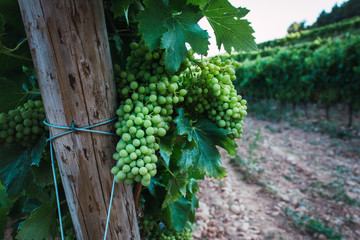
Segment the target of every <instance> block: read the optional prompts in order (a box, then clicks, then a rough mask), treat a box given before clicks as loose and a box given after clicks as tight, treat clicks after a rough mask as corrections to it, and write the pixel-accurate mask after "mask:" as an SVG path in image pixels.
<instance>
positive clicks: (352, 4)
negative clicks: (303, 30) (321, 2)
mask: <svg viewBox="0 0 360 240" xmlns="http://www.w3.org/2000/svg"><path fill="white" fill-rule="evenodd" d="M355 16H360V1H359V0H349V1H347V2H344V3H343V4H342V5H341V6H340V7H339V6H338V5H337V4H335V5H334V7H333V8H332V9H331V12H329V13H327V12H325V11H324V10H323V11H322V12H321V13H320V15H319V17H318V18H317V19H316V22H315V23H314V24H313V25H311V26H309V27H308V28H315V27H322V26H325V25H328V24H332V23H336V22H340V21H342V20H344V19H347V18H352V17H355Z"/></svg>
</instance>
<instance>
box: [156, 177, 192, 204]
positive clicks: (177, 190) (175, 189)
mask: <svg viewBox="0 0 360 240" xmlns="http://www.w3.org/2000/svg"><path fill="white" fill-rule="evenodd" d="M187 182H188V174H187V172H185V173H180V172H179V173H175V174H174V176H171V178H170V179H169V182H168V184H167V186H166V188H167V193H166V196H165V200H164V202H163V203H162V208H165V207H166V206H167V205H169V203H170V202H173V201H176V200H178V199H179V198H180V196H181V195H183V196H185V195H186V184H187Z"/></svg>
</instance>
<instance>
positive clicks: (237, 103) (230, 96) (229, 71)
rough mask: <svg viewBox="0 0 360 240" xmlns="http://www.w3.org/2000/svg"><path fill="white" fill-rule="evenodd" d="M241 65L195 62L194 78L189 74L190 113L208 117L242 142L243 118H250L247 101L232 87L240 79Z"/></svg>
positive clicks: (215, 59) (215, 60)
mask: <svg viewBox="0 0 360 240" xmlns="http://www.w3.org/2000/svg"><path fill="white" fill-rule="evenodd" d="M235 67H241V66H240V64H239V63H238V62H235V61H234V62H232V61H230V60H226V61H225V62H221V61H220V60H219V59H217V58H213V59H211V60H210V61H201V62H196V60H195V62H194V64H193V67H192V71H191V74H189V73H188V74H186V76H187V81H188V89H187V90H188V94H187V98H186V101H185V106H186V108H187V111H188V112H190V113H192V114H193V115H199V114H204V115H205V116H206V117H207V118H208V119H210V120H212V121H213V122H215V123H216V124H217V125H218V126H219V127H220V128H225V129H226V130H228V131H230V132H231V133H232V135H233V137H234V138H241V135H242V126H243V123H244V122H243V117H244V116H246V115H247V111H246V109H247V107H246V100H244V99H242V97H241V96H240V95H238V94H237V91H236V89H235V87H234V85H233V83H232V81H234V80H235V79H236V76H235Z"/></svg>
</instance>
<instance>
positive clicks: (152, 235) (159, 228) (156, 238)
mask: <svg viewBox="0 0 360 240" xmlns="http://www.w3.org/2000/svg"><path fill="white" fill-rule="evenodd" d="M188 225H189V227H190V223H188ZM140 232H141V234H142V239H147V240H192V239H193V233H192V232H191V228H188V227H185V228H184V229H183V230H182V231H180V232H178V231H176V230H174V229H168V228H166V227H165V225H164V224H161V223H160V224H158V223H157V222H156V221H154V220H152V219H149V218H144V219H143V220H142V222H141V224H140Z"/></svg>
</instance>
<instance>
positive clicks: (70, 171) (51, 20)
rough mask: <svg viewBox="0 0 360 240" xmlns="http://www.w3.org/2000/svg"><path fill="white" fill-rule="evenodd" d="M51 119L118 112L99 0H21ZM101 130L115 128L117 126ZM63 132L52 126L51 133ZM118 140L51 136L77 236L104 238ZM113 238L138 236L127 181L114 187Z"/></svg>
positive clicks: (86, 119) (86, 120)
mask: <svg viewBox="0 0 360 240" xmlns="http://www.w3.org/2000/svg"><path fill="white" fill-rule="evenodd" d="M19 5H20V9H21V14H22V17H23V21H24V26H25V30H26V33H27V36H28V40H29V45H30V49H31V54H32V58H33V61H34V64H35V68H36V72H37V76H38V81H39V86H40V90H41V95H42V98H43V101H44V106H45V110H46V116H47V120H48V122H50V123H52V124H56V125H63V126H70V125H71V123H72V122H74V123H75V124H76V125H77V126H80V127H81V126H88V125H91V124H95V123H99V122H102V121H104V120H107V119H110V118H112V117H114V116H115V110H116V107H117V102H116V89H115V83H114V80H113V70H112V63H111V57H110V49H109V45H108V38H107V32H106V26H105V20H104V12H103V6H102V0H81V1H79V0H62V1H61V0H40V1H39V0H19ZM96 129H97V130H102V131H114V127H113V124H107V125H105V126H101V127H97V128H96ZM61 132H63V130H60V129H54V128H52V129H51V133H52V134H53V135H55V134H58V133H61ZM115 146H116V139H115V138H114V137H112V136H109V135H103V134H96V133H85V132H79V133H77V134H73V133H72V134H68V135H65V136H63V137H60V138H57V139H55V140H54V149H55V152H56V157H57V161H58V165H59V169H60V174H61V179H62V182H63V185H64V189H65V193H66V198H67V202H68V205H69V208H70V211H71V216H72V219H73V223H74V226H75V230H76V235H77V238H78V239H102V238H103V235H104V230H105V223H106V217H107V211H108V208H109V201H110V193H111V187H112V181H113V176H112V174H111V173H110V169H111V167H112V166H113V165H114V160H113V159H112V154H113V153H114V151H115ZM108 239H112V240H115V239H126V240H127V239H140V236H139V230H138V225H137V219H136V212H135V208H134V201H133V195H132V191H131V187H130V185H126V184H116V188H115V195H114V201H113V206H112V212H111V220H110V225H109V232H108Z"/></svg>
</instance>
